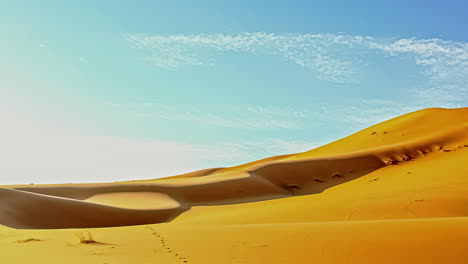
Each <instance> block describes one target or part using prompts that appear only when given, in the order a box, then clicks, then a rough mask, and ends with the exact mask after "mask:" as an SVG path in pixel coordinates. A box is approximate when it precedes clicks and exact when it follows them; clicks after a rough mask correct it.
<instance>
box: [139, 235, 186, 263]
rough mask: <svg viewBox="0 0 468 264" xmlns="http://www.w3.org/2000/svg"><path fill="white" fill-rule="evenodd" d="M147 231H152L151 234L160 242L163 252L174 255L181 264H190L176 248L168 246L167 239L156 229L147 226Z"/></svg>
mask: <svg viewBox="0 0 468 264" xmlns="http://www.w3.org/2000/svg"><path fill="white" fill-rule="evenodd" d="M146 228H147V229H149V230H150V231H151V234H152V235H153V236H154V237H155V238H156V239H157V240H159V243H160V244H161V248H162V250H161V252H166V253H169V254H172V255H173V256H174V258H176V259H177V260H179V261H180V262H181V263H188V260H187V258H186V257H183V256H182V255H181V254H180V253H178V252H177V251H176V250H175V249H174V248H172V247H170V246H169V245H168V243H167V242H166V239H165V238H164V237H163V236H162V235H161V234H160V233H158V232H157V231H156V230H155V229H154V228H152V227H149V226H147V227H146Z"/></svg>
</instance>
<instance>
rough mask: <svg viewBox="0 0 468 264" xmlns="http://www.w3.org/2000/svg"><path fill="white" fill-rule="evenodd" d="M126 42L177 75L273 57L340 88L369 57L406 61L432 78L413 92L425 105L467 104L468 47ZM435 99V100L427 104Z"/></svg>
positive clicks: (272, 40)
mask: <svg viewBox="0 0 468 264" xmlns="http://www.w3.org/2000/svg"><path fill="white" fill-rule="evenodd" d="M125 39H126V40H127V41H128V42H129V43H131V45H132V46H133V47H135V48H138V49H143V50H146V51H148V52H149V53H150V56H149V57H148V58H147V59H148V60H149V61H151V62H152V63H153V64H154V65H156V66H158V67H160V68H164V69H167V70H176V69H178V68H180V67H182V66H184V65H204V64H207V61H209V60H210V58H212V57H213V56H214V55H215V54H222V53H227V52H239V53H240V52H242V53H248V54H252V55H273V56H279V57H283V58H286V59H287V60H289V61H291V62H293V63H295V64H296V65H299V66H302V67H304V68H306V69H309V70H310V71H311V72H312V73H313V74H314V75H315V76H317V77H318V78H321V79H324V80H328V81H330V82H335V83H356V82H359V80H358V79H357V77H356V72H357V71H358V70H359V66H360V65H359V64H360V62H361V61H362V59H363V57H364V56H365V55H366V54H377V55H379V54H380V55H382V56H402V57H404V56H406V57H409V58H412V59H413V60H414V62H415V63H416V64H417V65H419V66H420V67H422V69H423V72H422V73H423V74H425V75H426V76H427V77H428V78H427V80H428V82H427V83H426V84H422V85H421V86H420V87H409V88H408V93H409V95H410V96H412V97H414V98H415V100H418V101H421V104H422V105H424V104H432V106H441V107H459V106H461V104H460V103H461V102H463V101H466V98H467V89H466V87H467V85H468V43H466V42H456V41H447V40H442V39H416V38H400V39H398V38H394V39H388V38H387V39H383V38H374V37H371V36H359V35H349V34H343V33H340V34H325V33H319V34H282V35H281V34H273V33H264V32H254V33H249V32H247V33H241V34H237V35H225V34H198V35H147V34H127V35H126V36H125ZM428 99H430V100H428Z"/></svg>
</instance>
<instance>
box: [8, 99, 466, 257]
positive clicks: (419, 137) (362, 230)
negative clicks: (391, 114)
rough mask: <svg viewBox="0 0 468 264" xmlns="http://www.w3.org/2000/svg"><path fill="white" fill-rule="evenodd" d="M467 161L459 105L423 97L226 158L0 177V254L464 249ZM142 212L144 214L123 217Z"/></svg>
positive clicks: (360, 253)
mask: <svg viewBox="0 0 468 264" xmlns="http://www.w3.org/2000/svg"><path fill="white" fill-rule="evenodd" d="M467 162H468V108H461V109H426V110H421V111H417V112H414V113H410V114H407V115H404V116H401V117H397V118H395V119H392V120H388V121H386V122H383V123H380V124H377V125H375V126H372V127H370V128H367V129H365V130H362V131H360V132H358V133H355V134H353V135H351V136H349V137H346V138H344V139H341V140H338V141H335V142H332V143H330V144H327V145H325V146H322V147H319V148H316V149H313V150H311V151H307V152H303V153H298V154H288V155H283V156H276V157H271V158H267V159H263V160H259V161H254V162H251V163H248V164H244V165H240V166H236V167H230V168H213V169H207V170H201V171H197V172H193V173H188V174H184V175H178V176H173V177H168V178H164V179H155V180H142V181H133V182H119V183H103V184H68V185H39V186H31V185H27V186H4V188H0V224H2V225H4V226H5V227H1V228H0V246H1V247H2V249H4V250H2V252H1V253H0V254H2V255H1V256H0V258H1V259H7V260H8V261H10V262H9V263H31V262H39V263H203V264H206V263H223V264H224V263H248V264H254V263H255V264H257V263H311V262H316V263H466V262H467V261H468V246H467V245H466V243H463V241H466V240H467V239H468V166H467V165H466V164H467ZM157 223H159V224H157ZM142 224H150V225H146V226H129V225H142ZM7 226H8V227H7ZM115 226H127V227H115ZM82 227H86V228H88V229H84V230H74V229H69V230H63V229H59V228H82ZM94 227H113V228H104V229H99V228H98V229H93V228H94ZM12 228H23V229H55V230H21V229H12ZM83 232H85V233H83ZM86 232H89V233H90V234H92V235H93V236H94V238H95V240H96V242H89V243H88V242H84V243H80V242H79V239H78V237H79V236H78V235H77V234H80V236H81V237H83V234H84V235H85V236H86V235H87V233H86ZM52 252H53V254H52Z"/></svg>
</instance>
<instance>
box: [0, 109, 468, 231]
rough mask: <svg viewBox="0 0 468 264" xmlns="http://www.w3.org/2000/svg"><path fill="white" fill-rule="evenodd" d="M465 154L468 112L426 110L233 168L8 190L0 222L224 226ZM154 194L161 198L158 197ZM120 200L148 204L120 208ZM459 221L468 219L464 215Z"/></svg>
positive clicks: (61, 225)
mask: <svg viewBox="0 0 468 264" xmlns="http://www.w3.org/2000/svg"><path fill="white" fill-rule="evenodd" d="M414 122H418V124H417V125H416V124H415V123H414ZM466 148H468V108H461V109H426V110H421V111H417V112H414V113H410V114H407V115H404V116H401V117H397V118H395V119H392V120H389V121H386V122H383V123H381V124H378V125H375V126H372V127H370V128H367V129H364V130H362V131H360V132H357V133H355V134H353V135H351V136H349V137H347V138H344V139H342V140H338V141H336V142H332V143H330V144H327V145H325V146H323V147H319V148H317V149H314V150H311V151H307V152H303V153H298V154H288V155H282V156H276V157H271V158H266V159H262V160H259V161H254V162H251V163H247V164H243V165H239V166H235V167H231V168H213V169H207V170H201V171H197V172H193V173H188V174H184V175H179V176H173V177H168V178H163V179H156V180H145V181H135V182H120V183H108V184H75V185H45V186H6V187H4V188H0V197H1V199H0V203H1V206H0V224H2V225H7V226H10V227H15V228H35V229H41V228H79V227H112V226H126V225H140V224H149V223H164V222H170V221H172V220H174V219H175V222H197V221H198V222H203V221H218V222H224V223H228V222H231V221H233V220H232V219H235V218H232V219H231V220H226V217H224V218H223V217H218V215H219V214H220V212H225V210H226V209H225V207H229V208H231V209H232V208H234V207H235V208H240V209H239V211H237V209H236V210H233V212H234V214H236V213H242V214H244V213H246V212H249V213H250V211H251V210H250V209H248V208H256V207H257V206H259V203H260V204H262V203H266V204H268V205H267V206H266V207H268V208H272V207H277V208H281V206H283V204H287V203H291V202H290V201H296V202H297V201H298V200H296V199H299V200H301V199H302V200H301V201H303V200H307V199H315V200H317V199H322V198H321V196H315V194H321V193H323V192H325V191H326V192H332V190H334V189H337V188H339V187H343V186H345V185H349V184H352V183H354V182H355V180H360V179H363V178H366V177H373V176H372V175H374V174H379V173H384V172H386V171H387V170H388V169H386V168H389V167H395V166H397V167H404V166H409V165H407V164H411V163H417V162H420V160H427V159H428V158H430V157H432V156H437V157H438V156H439V155H446V157H447V156H450V157H454V156H453V154H452V152H455V151H458V153H462V154H461V155H460V154H457V155H458V156H461V157H458V156H457V159H460V158H463V157H465V158H466V153H467V152H466V151H465V150H464V149H466ZM344 183H346V184H344ZM158 195H159V196H160V197H162V196H164V198H161V199H158V198H157V197H156V196H158ZM324 195H325V194H324ZM122 196H124V197H122ZM126 197H127V198H128V199H131V197H134V198H135V199H138V201H139V203H141V204H151V206H150V207H149V208H144V206H141V205H140V204H135V203H134V204H133V205H132V204H128V203H125V199H127V198H126ZM324 197H326V195H325V196H324ZM462 200H463V199H462ZM119 201H120V202H119ZM463 201H464V200H463ZM299 204H302V205H304V204H303V203H299ZM380 205H382V203H381V204H380ZM132 206H133V208H132ZM290 206H292V205H290ZM366 206H368V205H366ZM389 206H390V207H391V206H393V205H392V203H391V202H390V203H387V205H385V206H383V207H382V208H388V207H389ZM272 210H273V209H272ZM260 211H261V210H260ZM197 212H206V214H205V213H197ZM201 214H204V215H203V216H200V215H201ZM227 215H229V214H227ZM356 215H357V213H353V212H348V213H347V216H346V217H345V219H343V218H342V217H341V218H337V219H336V220H339V219H341V220H351V219H353V217H356ZM442 215H444V214H443V213H441V214H440V216H442ZM435 216H437V215H435ZM460 216H468V214H465V211H463V210H462V212H461V213H460ZM390 217H396V216H390ZM407 217H408V218H412V216H407ZM413 217H416V216H413ZM299 218H300V217H299ZM396 218H398V217H396ZM243 219H244V220H242V221H245V219H249V217H244V218H243ZM279 219H282V218H281V217H278V221H279ZM326 219H327V221H328V220H331V219H333V218H326ZM390 219H393V218H390ZM309 220H310V219H309ZM234 222H235V221H234Z"/></svg>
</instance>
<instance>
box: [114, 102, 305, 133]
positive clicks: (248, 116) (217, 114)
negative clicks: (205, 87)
mask: <svg viewBox="0 0 468 264" xmlns="http://www.w3.org/2000/svg"><path fill="white" fill-rule="evenodd" d="M111 106H114V107H118V108H123V109H125V110H126V111H127V113H128V114H130V115H133V116H137V117H145V118H155V119H165V120H170V121H177V122H184V123H196V124H204V125H209V126H216V127H225V128H234V129H244V130H245V129H247V130H252V129H297V128H300V127H302V121H301V120H302V119H303V117H304V112H301V111H298V110H294V109H291V108H267V107H259V106H249V105H237V106H227V105H219V106H216V105H213V106H212V107H211V108H208V109H204V110H201V109H200V108H197V107H194V106H178V105H167V104H155V103H133V104H128V103H127V104H111Z"/></svg>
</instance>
